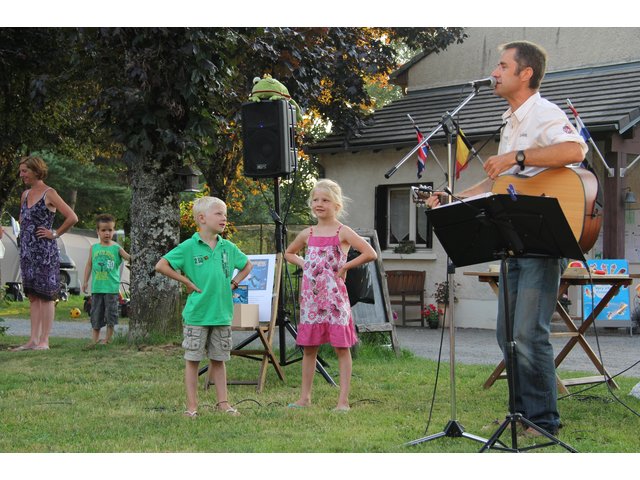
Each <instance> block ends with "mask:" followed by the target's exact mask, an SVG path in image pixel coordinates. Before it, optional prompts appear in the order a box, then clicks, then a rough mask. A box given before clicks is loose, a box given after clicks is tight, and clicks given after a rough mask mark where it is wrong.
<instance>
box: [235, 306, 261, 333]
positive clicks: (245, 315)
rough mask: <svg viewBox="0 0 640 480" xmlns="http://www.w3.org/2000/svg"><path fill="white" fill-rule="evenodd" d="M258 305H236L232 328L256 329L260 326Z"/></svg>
mask: <svg viewBox="0 0 640 480" xmlns="http://www.w3.org/2000/svg"><path fill="white" fill-rule="evenodd" d="M258 318H259V315H258V305H257V304H254V303H249V304H246V303H234V304H233V321H232V323H231V326H232V327H238V328H256V327H257V326H258Z"/></svg>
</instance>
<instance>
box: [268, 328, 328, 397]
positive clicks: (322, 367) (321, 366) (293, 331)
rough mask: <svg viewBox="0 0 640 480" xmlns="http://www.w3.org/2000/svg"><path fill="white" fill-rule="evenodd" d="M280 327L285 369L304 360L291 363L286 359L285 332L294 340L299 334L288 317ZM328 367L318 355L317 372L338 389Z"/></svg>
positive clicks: (281, 354)
mask: <svg viewBox="0 0 640 480" xmlns="http://www.w3.org/2000/svg"><path fill="white" fill-rule="evenodd" d="M279 326H281V329H280V339H281V341H280V365H282V366H283V367H284V366H286V365H290V364H292V363H294V362H299V361H300V360H302V358H297V359H296V360H293V361H289V360H287V359H286V358H285V355H284V351H285V350H284V349H285V343H284V342H283V341H282V339H283V338H284V330H287V331H288V332H289V333H290V334H291V336H292V337H293V338H294V339H295V338H298V332H297V331H296V329H295V328H294V326H293V325H292V324H291V322H290V321H289V318H288V317H285V319H284V321H283V322H282V323H281V324H280V325H279ZM327 366H329V364H328V363H327V362H325V361H324V360H323V359H322V357H321V356H320V355H318V357H317V358H316V371H317V372H318V373H319V374H320V375H322V377H323V378H324V379H325V380H326V381H327V383H328V384H329V385H332V386H334V387H337V386H338V385H337V384H336V382H335V381H334V380H333V378H331V375H329V372H327V370H326V369H325V367H327Z"/></svg>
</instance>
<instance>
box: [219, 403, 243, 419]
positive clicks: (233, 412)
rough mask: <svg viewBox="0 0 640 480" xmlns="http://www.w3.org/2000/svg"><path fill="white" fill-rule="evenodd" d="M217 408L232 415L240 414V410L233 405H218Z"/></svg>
mask: <svg viewBox="0 0 640 480" xmlns="http://www.w3.org/2000/svg"><path fill="white" fill-rule="evenodd" d="M216 410H218V411H219V412H224V413H228V414H229V415H232V416H234V417H237V416H238V415H240V412H239V411H238V410H237V409H235V408H233V407H232V406H231V405H229V406H228V407H227V408H221V407H220V405H216Z"/></svg>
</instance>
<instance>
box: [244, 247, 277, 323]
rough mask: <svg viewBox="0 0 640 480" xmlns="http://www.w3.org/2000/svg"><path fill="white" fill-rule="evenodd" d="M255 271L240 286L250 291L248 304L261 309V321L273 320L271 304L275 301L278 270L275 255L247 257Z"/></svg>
mask: <svg viewBox="0 0 640 480" xmlns="http://www.w3.org/2000/svg"><path fill="white" fill-rule="evenodd" d="M247 256H248V257H249V260H251V263H252V264H253V269H252V270H251V273H249V275H248V276H247V278H245V279H244V280H243V281H242V282H240V285H246V286H247V289H248V303H249V304H257V305H258V307H259V321H260V322H269V321H270V320H271V304H272V301H273V284H274V274H275V268H276V256H275V254H269V255H247Z"/></svg>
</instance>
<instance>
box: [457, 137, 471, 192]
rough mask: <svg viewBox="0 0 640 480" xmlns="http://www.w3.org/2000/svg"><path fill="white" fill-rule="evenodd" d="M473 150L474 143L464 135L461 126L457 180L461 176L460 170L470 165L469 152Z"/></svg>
mask: <svg viewBox="0 0 640 480" xmlns="http://www.w3.org/2000/svg"><path fill="white" fill-rule="evenodd" d="M472 150H473V145H471V143H470V142H469V140H467V137H465V136H464V132H463V131H462V129H461V128H459V129H458V138H457V139H456V180H457V179H458V178H460V172H462V170H464V169H465V168H467V165H469V154H470V152H471V151H472Z"/></svg>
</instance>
